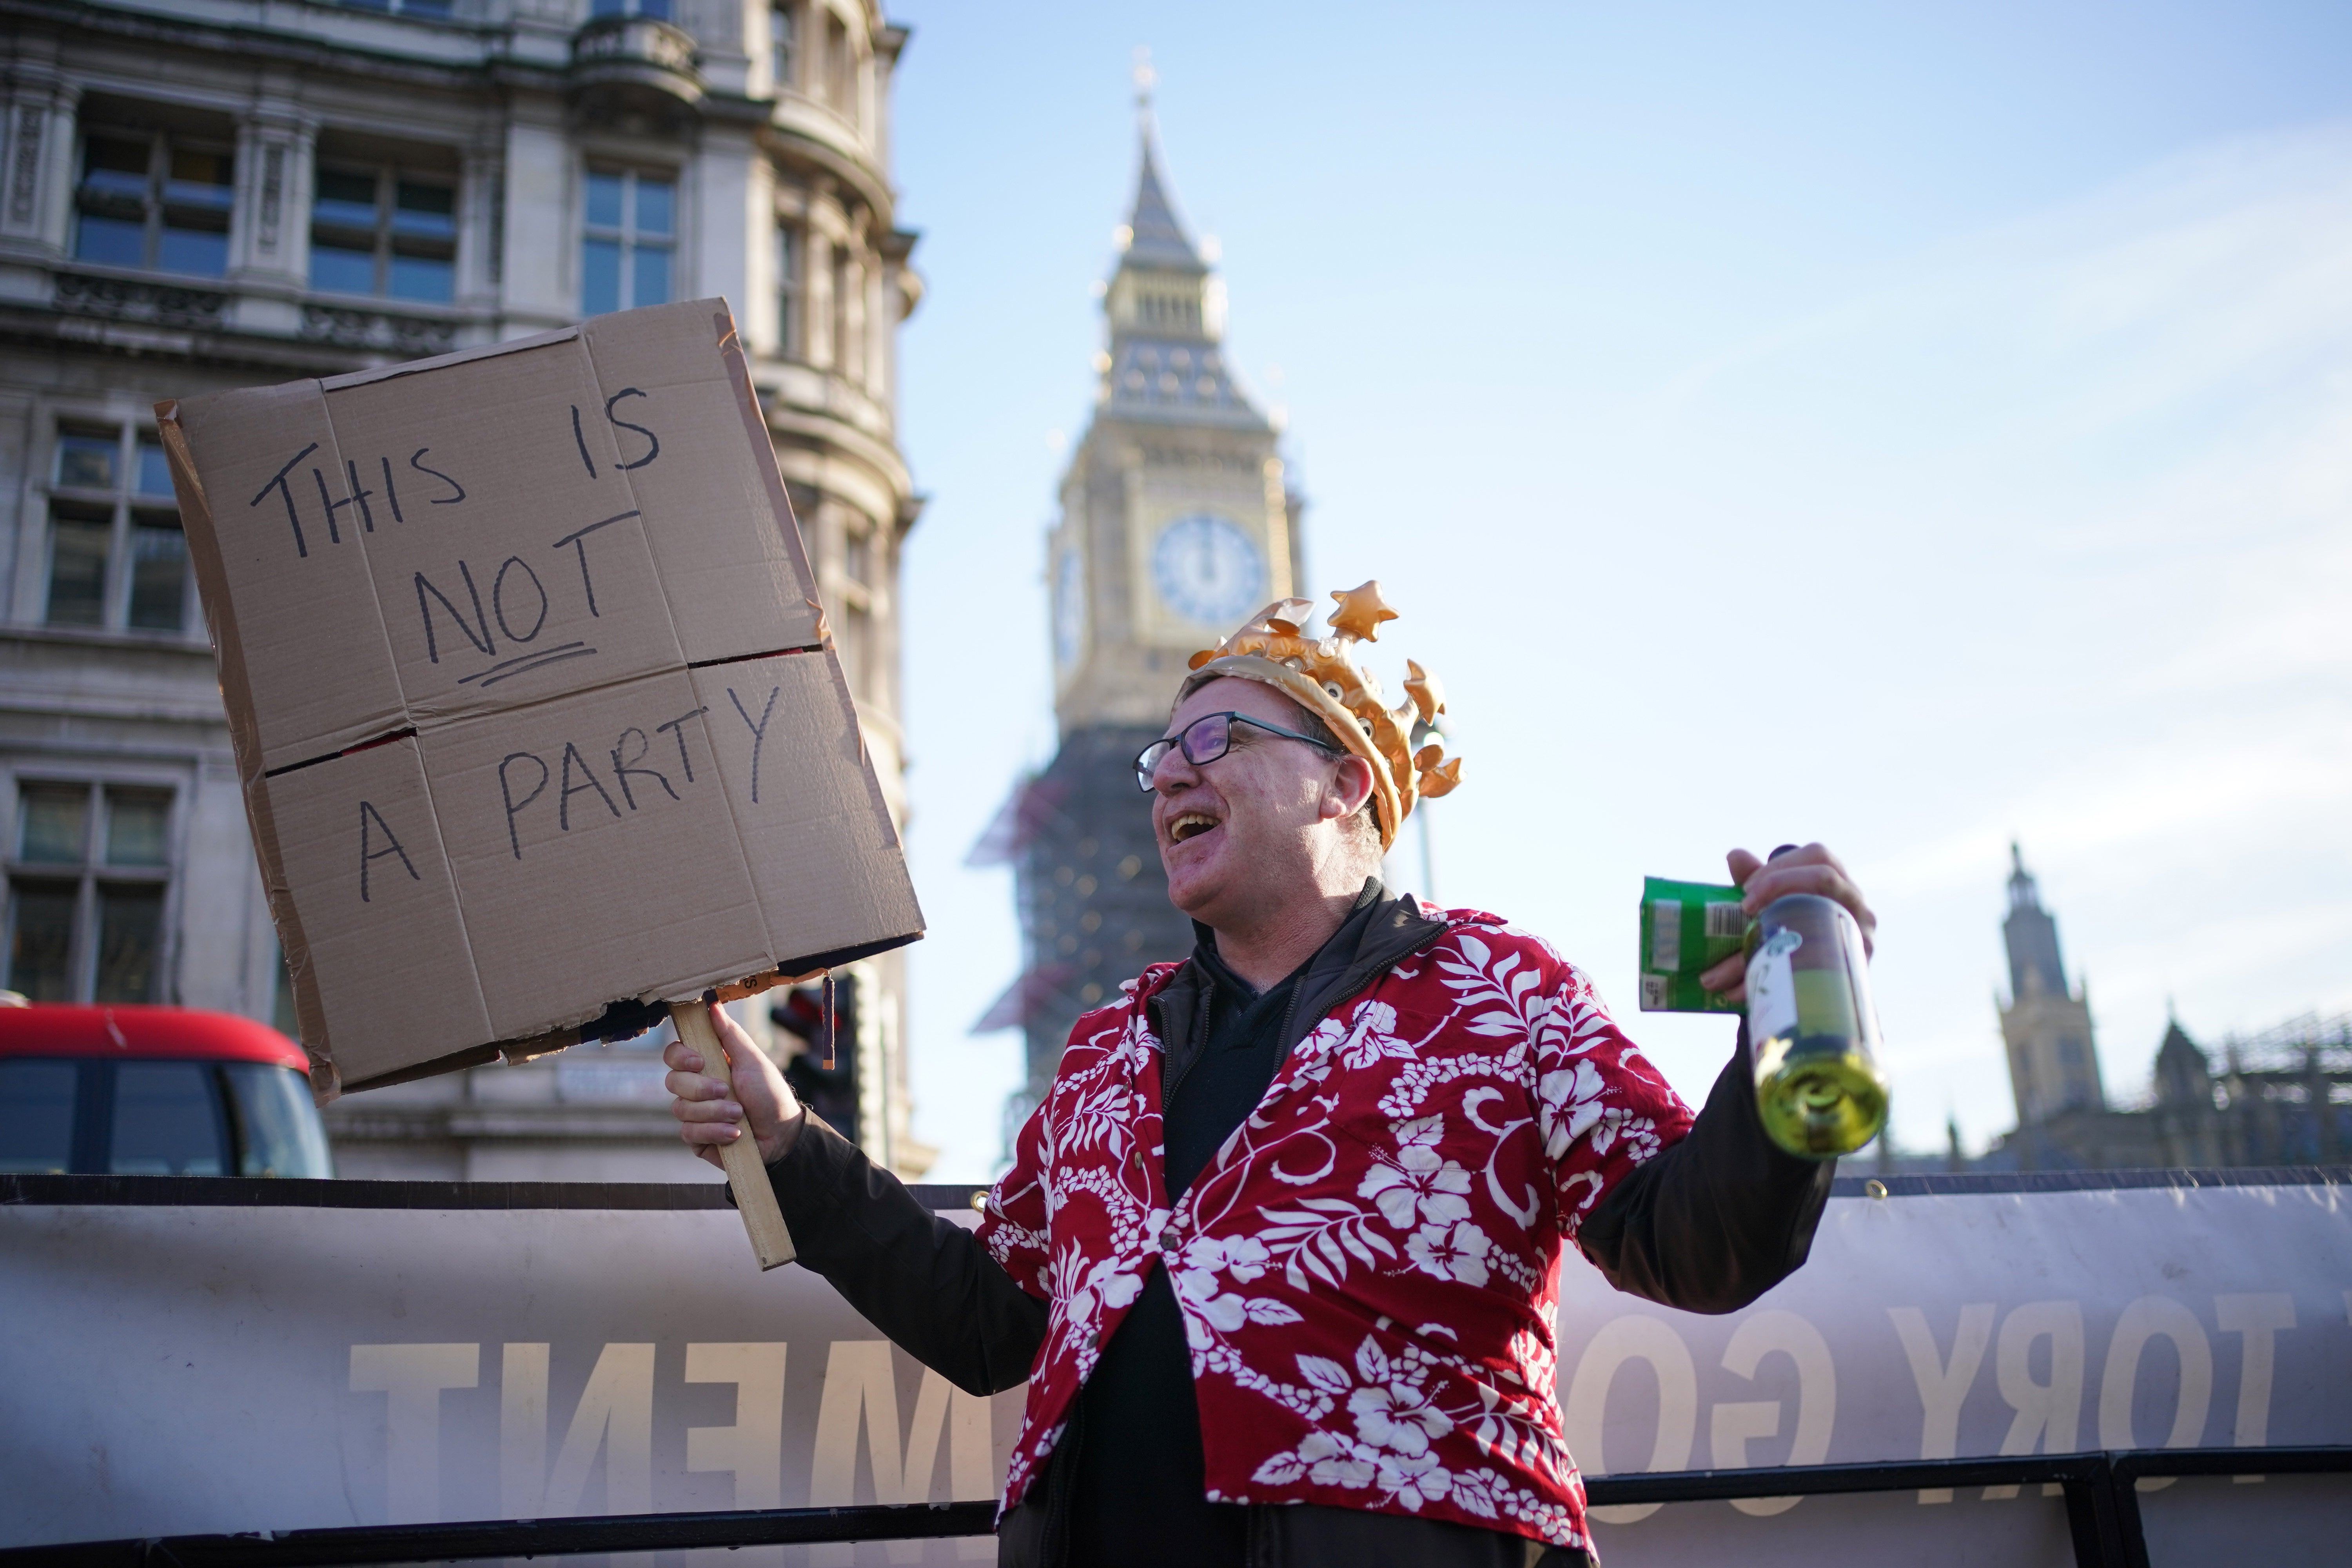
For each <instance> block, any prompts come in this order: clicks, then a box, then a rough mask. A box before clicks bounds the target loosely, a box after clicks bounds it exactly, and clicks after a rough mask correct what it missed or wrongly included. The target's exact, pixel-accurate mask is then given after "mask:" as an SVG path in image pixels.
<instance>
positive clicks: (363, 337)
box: [302, 305, 457, 359]
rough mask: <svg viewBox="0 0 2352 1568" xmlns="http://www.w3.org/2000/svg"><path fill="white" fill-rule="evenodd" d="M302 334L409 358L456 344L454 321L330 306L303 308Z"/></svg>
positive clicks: (444, 350)
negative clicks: (383, 350)
mask: <svg viewBox="0 0 2352 1568" xmlns="http://www.w3.org/2000/svg"><path fill="white" fill-rule="evenodd" d="M302 336H303V338H304V339H305V340H307V341H308V342H314V343H334V344H336V345H338V346H339V347H342V348H352V349H385V350H389V351H392V352H394V353H400V354H403V355H404V356H406V357H408V358H412V359H414V358H417V357H420V356H422V355H425V354H438V353H448V352H449V351H450V350H451V349H453V348H455V347H456V346H457V323H456V322H454V321H432V320H429V319H426V318H424V317H418V316H396V315H394V314H392V313H391V312H390V311H387V310H343V309H341V308H340V307H337V306H333V305H305V306H303V307H302Z"/></svg>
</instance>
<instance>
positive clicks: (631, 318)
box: [157, 300, 922, 1099]
mask: <svg viewBox="0 0 2352 1568" xmlns="http://www.w3.org/2000/svg"><path fill="white" fill-rule="evenodd" d="M157 416H158V418H159V420H160V422H161V426H162V429H163V441H164V445H165V447H166V449H167V450H168V451H169V453H170V455H171V458H172V464H173V479H174V482H175V483H176V485H177V486H178V489H179V497H180V508H181V515H182V517H183V518H184V521H185V523H186V527H187V533H188V542H189V546H190V552H191V554H192V556H193V558H194V563H195V568H196V574H197V583H198V586H199V588H200V590H201V592H202V595H203V599H204V605H205V620H206V623H207V625H208V626H209V627H210V629H211V632H212V638H213V647H214V651H215V658H216V659H217V661H218V665H219V669H220V681H221V690H222V694H223V696H224V698H225V699H226V705H227V709H228V719H229V730H230V733H231V736H232V738H233V740H234V742H235V745H236V757H237V764H238V769H239V771H240V773H242V775H243V779H244V786H245V796H246V805H247V815H248V816H249V818H250V820H251V823H252V826H253V838H254V846H255V849H256V852H257V855H258V857H259V858H260V862H261V870H262V877H263V880H264V882H265V884H266V885H267V887H268V894H269V905H270V911H271V914H272V916H273V917H274V918H275V920H276V921H277V926H278V936H279V940H280V941H281V942H282V943H283V945H284V948H285V952H286V959H287V964H288V968H289V972H290V973H291V975H292V979H293V987H294V998H295V1010H296V1014H297V1016H298V1017H299V1023H300V1032H301V1037H302V1041H303V1045H304V1047H305V1048H306V1049H308V1050H309V1052H310V1058H311V1061H312V1073H311V1077H312V1082H313V1084H314V1086H315V1088H316V1089H317V1090H318V1091H319V1093H320V1097H321V1098H322V1099H324V1098H327V1097H331V1095H333V1094H335V1093H337V1092H339V1091H340V1090H341V1089H364V1088H367V1087H370V1086H371V1085H374V1084H382V1083H389V1082H393V1081H396V1080H398V1079H404V1078H413V1077H417V1076H421V1075H423V1074H426V1073H432V1072H441V1071H446V1070H449V1069H452V1068H460V1067H467V1066H471V1065H474V1064H477V1063H483V1062H488V1061H491V1060H494V1059H497V1058H499V1056H500V1055H501V1054H502V1053H503V1054H505V1055H507V1056H509V1057H517V1056H523V1055H531V1054H537V1053H539V1052H542V1051H545V1050H550V1049H554V1048H557V1047H561V1046H562V1045H565V1044H569V1043H572V1042H573V1041H576V1040H577V1039H578V1038H580V1037H581V1033H582V1031H583V1027H584V1028H585V1029H586V1031H587V1032H588V1033H590V1034H592V1035H594V1034H604V1035H610V1034H613V1033H628V1032H635V1029H638V1028H642V1027H644V1026H646V1024H648V1023H650V1022H651V1021H652V1019H653V1017H654V1016H655V1015H656V1012H657V1010H658V1005H659V1004H660V1003H661V1002H663V1001H664V1000H665V999H669V998H679V997H688V996H694V995H698V994H702V993H704V992H705V991H707V990H710V989H717V990H719V993H720V994H721V995H722V996H724V995H739V994H746V993H748V992H750V991H755V990H759V989H761V988H763V987H764V986H766V985H769V984H778V983H781V982H782V981H785V980H789V979H792V978H794V977H796V976H800V975H803V974H805V973H809V972H812V971H815V970H819V969H822V968H824V967H826V966H828V965H830V964H835V963H845V962H847V961H848V960H850V959H853V958H856V957H861V956H864V955H866V954H867V953H872V952H881V951H883V950H885V949H887V948H892V947H897V946H899V945H901V944H903V943H905V942H911V941H913V940H914V939H915V938H916V937H917V936H919V935H920V934H921V931H922V916H921V913H920V911H919V910H918V909H917V907H916V902H915V897H914V891H913V888H912V886H911V884H910V883H909V882H908V876H907V870H906V864H905V860H904V858H903V855H902V853H901V849H900V846H899V842H898V834H897V831H896V829H895V828H894V826H893V825H892V823H891V820H890V816H889V813H888V811H887V808H886V806H885V805H884V802H883V796H882V792H881V788H880V785H879V783H878V781H877V779H876V777H875V775H874V770H873V767H872V764H871V763H870V762H869V760H868V759H867V756H866V750H865V747H864V745H863V743H862V742H861V740H860V738H859V733H858V728H857V719H856V710H855V708H854V707H853V705H852V702H851V700H850V694H849V689H848V687H847V685H846V683H845V681H844V679H843V678H842V672H841V667H840V664H839V662H838V660H837V659H836V658H835V653H834V649H833V646H832V642H831V638H830V637H829V636H828V634H827V631H826V627H825V623H824V612H823V610H822V608H821V607H820V605H819V603H818V599H817V593H816V586H815V582H814V577H813V575H812V574H811V572H810V569H809V563H808V557H807V554H806V552H805V550H804V548H803V544H802V542H801V538H800V533H799V531H798V529H797V528H796V527H795V525H794V522H793V516H792V511H791V508H790V505H789V503H788V502H787V500H786V499H785V495H784V489H783V483H782V479H781V478H780V477H779V476H778V473H777V470H776V461H775V455H774V452H773V450H772V447H770V445H769V439H768V433H767V428H766V425H765V421H764V420H763V419H762V418H761V414H760V410H759V407H758V405H757V402H756V400H755V397H754V395H753V392H752V388H751V383H750V380H749V377H748V376H747V374H746V373H745V368H744V363H743V358H742V353H741V351H740V347H739V345H738V342H737V340H736V336H735V329H734V323H733V321H732V320H731V318H730V315H729V313H728V310H727V306H726V304H725V302H724V301H722V300H701V301H697V302H693V303H688V304H678V305H666V306H659V307H655V308H652V309H648V310H632V311H627V312H625V313H622V314H619V315H613V316H604V317H600V318H598V319H596V320H593V321H588V322H586V323H584V324H583V325H582V326H579V327H576V328H570V329H567V330H565V331H557V332H550V333H546V334H543V335H541V336H538V337H533V338H525V339H520V340H518V341H516V342H506V343H499V344H496V345H493V346H488V347H484V348H478V349H470V350H467V351H465V352H462V353H454V354H446V355H444V356H442V357H440V358H437V359H430V360H423V361H419V362H417V363H412V364H403V365H394V366H390V367H388V368H385V369H381V370H373V371H365V372H361V373H359V374H352V375H345V376H337V377H333V378H331V379H329V380H324V381H304V382H296V383H292V384H288V385H284V386H275V387H267V388H259V389H255V390H250V391H237V392H227V393H219V394H215V395H208V396H204V397H194V398H189V399H187V400H185V401H184V402H178V403H166V404H163V405H159V406H158V408H157Z"/></svg>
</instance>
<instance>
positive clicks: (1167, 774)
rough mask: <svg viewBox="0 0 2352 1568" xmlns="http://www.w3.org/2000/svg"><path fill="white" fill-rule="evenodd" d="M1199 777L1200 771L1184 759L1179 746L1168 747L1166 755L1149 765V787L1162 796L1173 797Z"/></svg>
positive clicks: (1182, 750) (1195, 781)
mask: <svg viewBox="0 0 2352 1568" xmlns="http://www.w3.org/2000/svg"><path fill="white" fill-rule="evenodd" d="M1200 777H1201V770H1200V769H1199V768H1197V767H1195V766H1193V765H1192V763H1191V761H1189V760H1188V759H1187V758H1186V757H1185V755H1184V748H1183V747H1181V746H1171V747H1169V748H1168V752H1167V754H1166V755H1165V756H1163V757H1161V758H1160V760H1159V761H1158V762H1156V763H1152V764H1151V787H1152V788H1153V789H1155V790H1157V791H1159V792H1160V794H1161V795H1173V794H1174V793H1175V792H1176V791H1178V790H1180V789H1182V788H1183V787H1184V786H1185V785H1186V784H1193V783H1197V782H1198V781H1199V779H1200Z"/></svg>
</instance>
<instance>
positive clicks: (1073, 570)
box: [1054, 550, 1087, 667]
mask: <svg viewBox="0 0 2352 1568" xmlns="http://www.w3.org/2000/svg"><path fill="white" fill-rule="evenodd" d="M1086 636H1087V563H1086V562H1085V560H1084V559H1083V558H1082V557H1081V556H1080V555H1079V554H1078V552H1076V551H1075V550H1065V551H1064V552H1062V558H1061V559H1060V560H1059V561H1057V562H1055V563H1054V662H1055V663H1056V664H1059V665H1062V666H1064V667H1067V666H1070V665H1073V664H1076V663H1077V662H1078V649H1079V647H1080V646H1081V645H1082V644H1083V643H1084V642H1085V641H1086Z"/></svg>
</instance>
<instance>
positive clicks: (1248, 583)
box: [1151, 511, 1265, 628]
mask: <svg viewBox="0 0 2352 1568" xmlns="http://www.w3.org/2000/svg"><path fill="white" fill-rule="evenodd" d="M1151 583H1152V586H1154V587H1156V588H1157V589H1159V590H1160V598H1161V599H1162V600H1163V601H1165V602H1166V604H1167V605H1168V607H1169V608H1170V609H1171V610H1173V611H1175V612H1176V613H1177V614H1178V615H1180V616H1183V617H1184V618H1185V619H1186V620H1188V621H1199V622H1201V623H1202V624H1203V625H1206V626H1216V627H1221V628H1225V627H1229V626H1230V623H1232V622H1233V621H1234V620H1235V619H1237V618H1239V617H1240V616H1245V615H1247V614H1249V613H1250V611H1252V610H1254V609H1255V608H1257V607H1258V605H1259V604H1260V603H1261V601H1262V598H1263V595H1265V555H1264V554H1263V553H1261V552H1259V550H1258V545H1257V541H1256V540H1255V539H1252V538H1251V537H1250V536H1249V533H1248V531H1246V530H1245V529H1244V528H1243V527H1242V525H1241V524H1240V523H1237V522H1235V521H1233V520H1232V519H1231V518H1225V517H1219V516H1217V515H1216V514H1215V513H1214V512H1206V511H1199V512H1194V513H1192V515H1191V516H1189V517H1180V518H1178V519H1177V520H1176V521H1173V522H1171V523H1170V524H1169V525H1168V526H1167V527H1165V528H1163V529H1161V530H1160V538H1159V540H1158V541H1157V542H1155V543H1154V544H1153V545H1152V547H1151Z"/></svg>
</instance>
